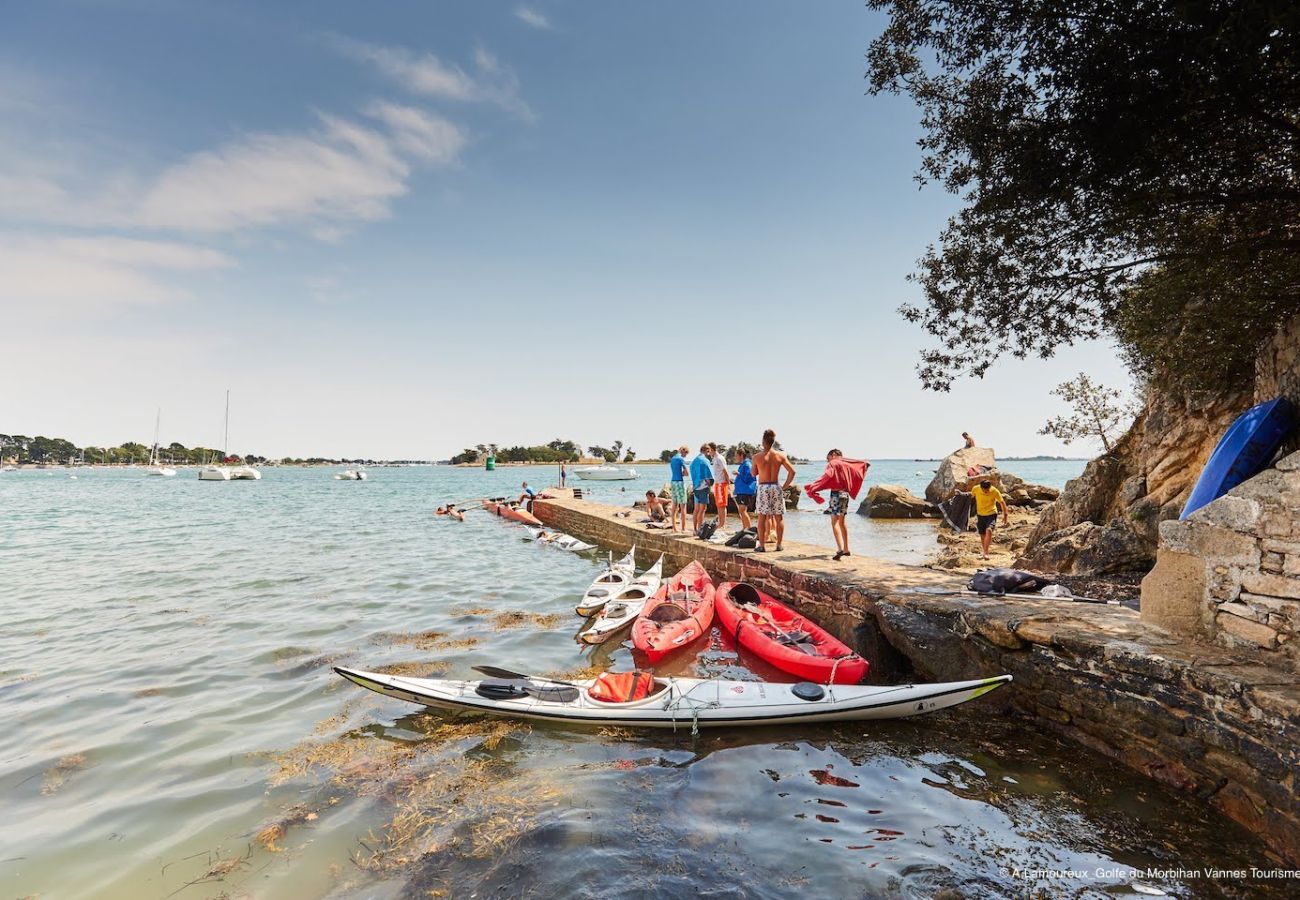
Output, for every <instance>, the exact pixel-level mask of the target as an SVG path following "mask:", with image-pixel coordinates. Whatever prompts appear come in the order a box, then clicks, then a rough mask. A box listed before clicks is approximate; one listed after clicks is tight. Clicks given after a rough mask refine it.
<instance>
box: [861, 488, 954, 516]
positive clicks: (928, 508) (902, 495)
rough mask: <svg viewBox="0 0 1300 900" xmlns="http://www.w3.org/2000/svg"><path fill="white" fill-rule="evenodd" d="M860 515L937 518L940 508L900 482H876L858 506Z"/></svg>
mask: <svg viewBox="0 0 1300 900" xmlns="http://www.w3.org/2000/svg"><path fill="white" fill-rule="evenodd" d="M858 515H860V516H869V517H871V518H873V519H937V518H939V510H938V509H937V508H936V507H935V505H934V504H933V503H930V502H928V501H927V500H924V499H922V498H921V497H918V496H916V495H915V494H913V493H912V492H911V491H909V490H908V489H907V488H905V487H903V486H902V485H900V484H876V485H872V486H871V489H870V490H868V491H867V497H866V499H865V500H863V501H862V503H861V505H860V506H858Z"/></svg>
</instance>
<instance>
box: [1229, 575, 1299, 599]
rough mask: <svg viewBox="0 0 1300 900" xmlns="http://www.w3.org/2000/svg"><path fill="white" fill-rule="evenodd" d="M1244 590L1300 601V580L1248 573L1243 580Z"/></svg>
mask: <svg viewBox="0 0 1300 900" xmlns="http://www.w3.org/2000/svg"><path fill="white" fill-rule="evenodd" d="M1241 587H1242V589H1243V590H1246V591H1249V592H1250V593H1252V594H1267V595H1269V596H1271V597H1290V598H1292V599H1300V578H1290V577H1288V576H1286V575H1273V574H1271V573H1269V572H1246V573H1245V574H1244V575H1243V576H1242V579H1241Z"/></svg>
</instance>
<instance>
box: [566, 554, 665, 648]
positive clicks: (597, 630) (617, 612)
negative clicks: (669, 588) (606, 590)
mask: <svg viewBox="0 0 1300 900" xmlns="http://www.w3.org/2000/svg"><path fill="white" fill-rule="evenodd" d="M663 574H664V558H663V556H662V554H661V555H660V557H659V559H657V560H655V564H654V565H653V566H651V567H650V568H648V569H646V570H645V571H644V572H642V573H641V574H640V575H638V576H637V577H636V578H635V579H634V580H633V581H632V583H631V584H629V585H628V586H627V587H625V588H623V589H622V590H619V591H615V592H614V593H613V594H611V595H610V598H609V602H607V603H606V604H605V605H604V607H602V608H601V610H600V612H599V613H597V614H596V618H595V620H594V621H593V622H592V623H591V626H590V627H589V628H587V630H586V631H583V632H580V633H579V634H578V640H580V641H582V642H583V643H584V644H603V643H605V641H607V640H609V639H610V638H611V637H613V636H614V634H615V633H616V632H619V631H622V630H623V629H624V628H626V627H627V626H629V625H631V624H632V622H633V620H635V619H636V617H637V616H639V615H641V610H643V609H645V605H646V603H647V602H648V601H649V600H650V598H651V597H653V596H654V595H655V592H656V591H658V590H659V585H660V584H661V583H662V582H663Z"/></svg>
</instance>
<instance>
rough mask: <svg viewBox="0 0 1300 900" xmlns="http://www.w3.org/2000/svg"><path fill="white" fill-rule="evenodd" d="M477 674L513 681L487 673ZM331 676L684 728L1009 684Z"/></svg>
mask: <svg viewBox="0 0 1300 900" xmlns="http://www.w3.org/2000/svg"><path fill="white" fill-rule="evenodd" d="M483 670H485V671H489V672H493V673H494V674H495V673H498V672H499V673H501V674H502V675H505V674H510V675H512V676H513V675H515V673H513V672H508V671H507V670H504V669H493V668H491V667H487V666H485V667H483ZM334 671H335V672H337V673H338V674H340V675H342V676H343V677H344V678H346V679H347V680H348V681H351V682H352V683H353V684H356V685H359V686H360V687H363V688H367V689H369V690H372V691H375V692H376V693H379V694H383V695H384V696H386V697H393V698H396V699H398V700H405V701H407V702H409V703H419V704H423V705H424V706H432V707H436V708H439V709H452V710H467V711H470V712H485V713H491V714H492V715H498V716H510V717H513V718H521V719H537V720H540V721H545V722H567V723H570V724H574V725H620V726H628V727H634V728H691V729H694V728H696V727H699V728H704V727H706V726H715V727H716V726H740V725H792V724H796V723H801V722H852V721H859V720H870V719H901V718H906V717H908V716H915V715H920V714H921V713H928V712H933V711H935V710H939V709H947V708H948V707H951V706H957V705H959V704H962V703H966V702H968V701H970V700H974V699H975V698H977V697H982V696H983V695H985V694H987V693H988V692H989V691H992V690H995V689H996V688H999V687H1001V686H1002V685H1004V684H1006V683H1007V682H1009V681H1010V680H1011V676H1010V675H999V676H997V677H994V678H980V679H978V680H975V681H953V682H947V683H941V684H882V685H875V684H861V685H859V684H852V685H842V684H837V685H835V686H834V687H825V686H822V685H818V684H812V683H810V682H801V683H799V684H775V683H771V682H764V681H725V680H722V679H717V680H707V681H705V680H700V679H698V678H665V677H656V678H655V679H654V681H653V684H652V685H651V686H650V692H649V694H648V695H647V696H645V697H643V698H641V699H638V700H629V701H624V702H609V701H607V700H603V699H600V697H601V696H602V695H600V694H598V693H597V692H595V691H593V687H595V685H596V681H594V680H582V681H553V680H551V679H548V678H546V677H544V676H531V677H530V676H526V675H519V676H517V677H512V678H504V677H502V678H491V679H488V680H485V681H452V680H448V679H442V678H408V677H405V676H401V675H384V674H381V673H378V672H364V671H360V670H358V669H345V668H342V667H336V668H335V669H334Z"/></svg>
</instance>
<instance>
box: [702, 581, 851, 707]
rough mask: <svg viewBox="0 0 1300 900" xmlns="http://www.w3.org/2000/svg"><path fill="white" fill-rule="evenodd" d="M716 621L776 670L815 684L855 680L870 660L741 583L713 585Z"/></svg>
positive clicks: (756, 590) (751, 587)
mask: <svg viewBox="0 0 1300 900" xmlns="http://www.w3.org/2000/svg"><path fill="white" fill-rule="evenodd" d="M714 602H715V606H716V611H717V615H718V624H719V625H721V626H722V628H723V630H724V631H726V632H727V634H730V635H732V636H733V637H734V638H735V639H736V643H738V644H739V645H740V646H742V647H744V648H745V649H746V650H748V651H749V652H750V653H753V654H754V655H755V656H758V657H761V658H762V659H764V660H766V661H767V662H769V663H771V664H772V665H774V666H776V667H777V668H778V669H780V670H781V671H782V672H789V673H790V674H791V675H796V676H798V677H800V678H806V679H807V680H809V681H815V682H817V683H819V684H829V683H831V682H832V681H833V682H834V683H835V684H858V683H860V682H861V681H863V680H864V679H865V678H866V677H867V672H868V670H869V669H870V668H871V666H870V664H869V663H868V662H867V661H866V660H865V659H863V658H862V657H861V656H858V655H857V654H856V653H854V652H853V650H852V648H850V647H849V646H848V645H847V644H845V643H844V642H843V641H841V640H840V639H839V638H837V637H835V635H833V634H831V633H830V632H829V631H827V630H826V629H824V628H822V627H821V626H820V625H818V624H817V623H815V622H810V621H808V619H806V618H804V617H803V616H801V615H799V614H798V613H797V612H795V611H794V610H792V609H791V608H790V607H788V606H786V605H785V604H783V603H780V602H778V601H777V600H775V599H773V598H772V597H770V596H768V595H767V594H764V593H763V592H762V591H760V590H759V589H758V588H756V587H754V586H753V585H751V584H746V583H745V582H743V581H742V582H739V583H737V582H732V581H727V582H723V583H722V584H720V585H718V592H717V595H716V597H715V598H714Z"/></svg>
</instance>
